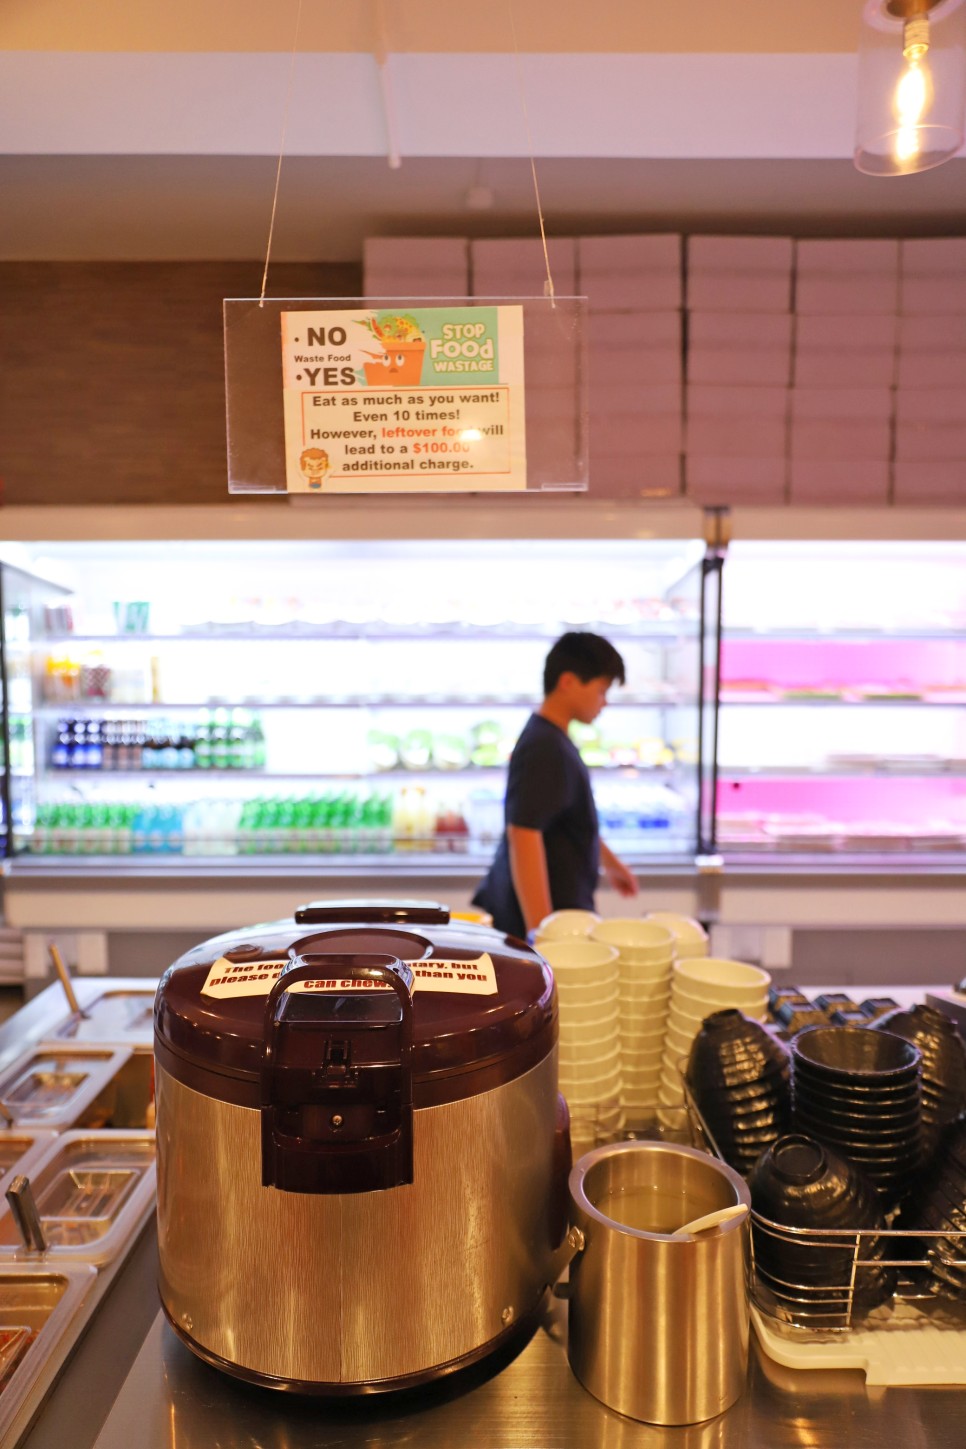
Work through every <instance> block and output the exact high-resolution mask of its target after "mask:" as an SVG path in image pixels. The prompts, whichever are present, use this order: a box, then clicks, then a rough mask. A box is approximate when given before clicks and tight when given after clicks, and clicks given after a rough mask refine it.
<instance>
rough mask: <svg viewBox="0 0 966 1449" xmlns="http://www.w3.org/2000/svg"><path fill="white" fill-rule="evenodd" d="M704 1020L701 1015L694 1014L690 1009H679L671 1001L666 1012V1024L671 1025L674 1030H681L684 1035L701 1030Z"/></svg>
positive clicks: (693, 1033) (690, 1034) (695, 1033)
mask: <svg viewBox="0 0 966 1449" xmlns="http://www.w3.org/2000/svg"><path fill="white" fill-rule="evenodd" d="M703 1022H704V1017H703V1016H696V1015H695V1014H694V1013H693V1012H690V1011H681V1010H680V1008H679V1007H677V1006H675V1005H674V1003H673V1002H672V1003H671V1010H670V1011H669V1012H668V1014H667V1024H668V1026H669V1027H670V1026H673V1027H674V1030H675V1031H680V1032H683V1033H684V1034H685V1035H686V1036H696V1035H697V1033H698V1032H699V1031H700V1030H701V1027H702V1024H703Z"/></svg>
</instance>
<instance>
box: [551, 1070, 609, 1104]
mask: <svg viewBox="0 0 966 1449" xmlns="http://www.w3.org/2000/svg"><path fill="white" fill-rule="evenodd" d="M559 1085H560V1091H562V1093H563V1095H565V1097H566V1100H568V1101H575V1103H581V1104H585V1103H589V1101H598V1103H600V1101H611V1100H617V1101H620V1068H617V1069H616V1071H613V1072H607V1075H604V1077H579V1078H568V1077H560V1082H559Z"/></svg>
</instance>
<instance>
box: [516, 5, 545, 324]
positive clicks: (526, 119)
mask: <svg viewBox="0 0 966 1449" xmlns="http://www.w3.org/2000/svg"><path fill="white" fill-rule="evenodd" d="M507 13H508V15H509V17H510V34H511V35H512V37H513V55H514V60H515V62H516V72H517V85H518V86H519V89H520V106H521V108H522V110H523V124H524V128H525V130H526V133H527V148H528V150H529V153H530V172H531V175H532V176H533V194H534V197H535V198H536V202H537V220H538V221H539V223H540V240H541V242H542V244H543V261H544V266H545V267H546V269H547V280H546V282H545V283H544V292H545V293H546V295H547V296H548V297H549V298H550V305H551V306H552V307H556V305H557V302H556V298H555V296H554V290H553V277H552V276H551V273H550V253H549V251H548V250H547V232H546V228H545V227H544V224H543V207H542V206H541V204H540V185H539V182H538V181H537V163H536V161H535V160H534V156H533V135H532V134H531V131H530V114H529V111H528V110H527V89H526V85H525V83H524V76H523V61H522V60H521V58H520V47H519V45H518V44H517V27H516V20H515V18H514V14H513V0H507Z"/></svg>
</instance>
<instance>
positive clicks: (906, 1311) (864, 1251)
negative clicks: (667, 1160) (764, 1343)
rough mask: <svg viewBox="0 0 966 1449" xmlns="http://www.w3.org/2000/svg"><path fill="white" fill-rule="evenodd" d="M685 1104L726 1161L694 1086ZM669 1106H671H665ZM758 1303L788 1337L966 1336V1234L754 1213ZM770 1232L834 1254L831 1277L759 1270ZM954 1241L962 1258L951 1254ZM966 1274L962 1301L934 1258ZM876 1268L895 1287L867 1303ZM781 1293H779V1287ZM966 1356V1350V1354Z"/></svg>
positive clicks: (696, 1127) (702, 1141) (705, 1140)
mask: <svg viewBox="0 0 966 1449" xmlns="http://www.w3.org/2000/svg"><path fill="white" fill-rule="evenodd" d="M684 1092H685V1108H686V1111H687V1116H688V1119H689V1121H690V1122H691V1123H692V1124H693V1126H692V1128H691V1130H692V1131H693V1132H694V1133H695V1134H696V1136H697V1138H698V1139H699V1140H697V1141H696V1142H695V1143H694V1145H697V1146H704V1148H705V1150H706V1151H710V1152H712V1153H713V1154H714V1155H715V1156H716V1157H720V1158H721V1160H722V1161H725V1160H726V1159H725V1155H724V1153H723V1152H722V1151H721V1149H720V1147H719V1146H718V1144H717V1142H716V1141H715V1139H714V1134H713V1133H712V1132H711V1129H710V1128H709V1127H708V1125H707V1123H706V1122H705V1120H704V1118H703V1116H702V1114H701V1111H700V1109H699V1107H698V1105H697V1103H696V1102H695V1100H694V1098H693V1096H692V1095H691V1092H690V1090H689V1089H688V1086H687V1083H686V1082H685V1087H684ZM664 1110H666V1109H664ZM751 1221H752V1226H753V1228H754V1229H755V1232H753V1233H752V1235H751V1272H750V1284H749V1288H750V1294H751V1300H752V1303H753V1305H754V1306H755V1308H756V1309H757V1310H758V1312H759V1314H761V1315H764V1317H765V1318H766V1319H767V1320H768V1327H769V1329H770V1330H771V1331H772V1332H775V1333H777V1334H778V1335H779V1336H780V1337H783V1338H787V1339H798V1340H803V1341H812V1342H832V1341H834V1340H836V1339H838V1338H841V1337H844V1336H847V1335H849V1334H851V1333H853V1332H854V1331H855V1330H856V1329H857V1328H861V1329H863V1330H877V1331H878V1330H885V1331H890V1332H907V1331H908V1330H909V1329H910V1327H920V1326H922V1325H923V1324H924V1323H929V1324H931V1325H933V1326H935V1327H937V1328H940V1329H942V1330H944V1331H946V1332H948V1331H955V1332H959V1333H962V1334H964V1335H966V1231H964V1232H956V1231H954V1230H952V1229H950V1230H949V1231H942V1232H938V1231H931V1230H926V1229H908V1228H893V1227H886V1228H871V1229H870V1228H855V1229H844V1228H791V1227H785V1226H783V1225H782V1224H780V1223H775V1222H772V1221H771V1219H769V1218H766V1217H763V1216H762V1214H761V1213H757V1212H755V1211H754V1210H752V1213H751ZM756 1235H764V1236H765V1237H768V1238H771V1239H774V1240H775V1242H776V1243H780V1244H783V1245H785V1246H786V1247H791V1248H802V1247H807V1248H809V1249H815V1250H816V1251H817V1252H820V1253H821V1252H827V1253H828V1254H829V1257H830V1259H831V1258H832V1255H833V1254H834V1255H835V1263H836V1267H835V1270H834V1272H833V1273H831V1274H830V1278H831V1279H832V1281H830V1282H828V1283H825V1284H822V1285H816V1284H808V1283H797V1282H791V1281H785V1280H783V1279H777V1278H775V1277H774V1276H772V1277H771V1286H769V1283H768V1282H767V1281H766V1277H767V1275H764V1276H763V1274H762V1273H761V1272H759V1269H758V1265H757V1263H756V1261H755V1237H756ZM953 1244H955V1245H956V1249H957V1256H956V1257H951V1256H950V1255H949V1251H948V1248H949V1246H951V1245H953ZM933 1255H936V1256H938V1257H939V1258H940V1261H941V1262H944V1263H946V1264H948V1265H949V1266H950V1267H951V1268H952V1269H954V1270H956V1272H957V1273H958V1274H961V1275H962V1278H963V1281H964V1287H963V1290H962V1293H961V1296H960V1298H959V1299H958V1300H957V1299H956V1298H955V1297H951V1296H949V1295H948V1294H944V1293H943V1292H942V1291H941V1288H940V1285H939V1284H938V1283H937V1282H936V1279H935V1277H934V1276H933V1269H932V1261H931V1260H932V1257H933ZM871 1273H875V1274H879V1275H889V1276H890V1277H891V1276H892V1275H894V1276H895V1279H896V1287H895V1290H894V1292H892V1293H890V1294H889V1295H888V1297H887V1298H886V1300H885V1301H884V1302H881V1303H879V1304H877V1306H875V1307H870V1308H866V1307H864V1306H863V1299H864V1298H867V1297H868V1295H867V1294H864V1293H863V1287H864V1286H865V1283H866V1282H867V1280H868V1275H869V1274H871ZM775 1290H777V1292H776V1291H775ZM964 1359H966V1354H964Z"/></svg>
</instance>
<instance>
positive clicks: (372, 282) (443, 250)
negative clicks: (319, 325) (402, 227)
mask: <svg viewBox="0 0 966 1449" xmlns="http://www.w3.org/2000/svg"><path fill="white" fill-rule="evenodd" d="M469 266H470V244H469V242H468V241H467V240H466V238H465V237H422V236H420V237H409V236H407V237H395V236H389V237H381V236H380V237H367V238H366V240H365V242H364V243H363V251H362V278H363V280H362V289H363V295H364V296H366V297H386V298H392V299H393V301H396V300H397V299H405V298H415V297H465V296H466V295H467V293H468V291H469Z"/></svg>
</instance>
